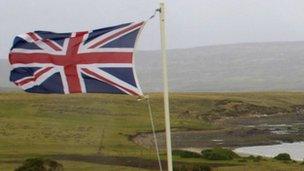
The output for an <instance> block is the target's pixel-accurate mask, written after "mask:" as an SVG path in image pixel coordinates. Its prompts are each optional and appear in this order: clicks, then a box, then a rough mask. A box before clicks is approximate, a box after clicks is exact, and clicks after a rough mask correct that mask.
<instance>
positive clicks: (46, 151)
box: [0, 92, 304, 171]
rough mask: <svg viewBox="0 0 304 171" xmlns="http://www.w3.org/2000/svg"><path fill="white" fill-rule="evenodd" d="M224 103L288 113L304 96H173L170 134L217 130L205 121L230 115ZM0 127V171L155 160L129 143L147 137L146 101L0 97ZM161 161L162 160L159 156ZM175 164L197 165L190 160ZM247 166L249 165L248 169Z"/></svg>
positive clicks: (160, 120)
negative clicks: (46, 161) (39, 163)
mask: <svg viewBox="0 0 304 171" xmlns="http://www.w3.org/2000/svg"><path fill="white" fill-rule="evenodd" d="M150 98H151V103H152V109H153V113H154V118H155V123H156V128H157V130H159V131H161V130H164V116H163V107H162V105H163V102H162V96H161V94H150ZM223 100H224V101H225V100H228V101H229V102H230V101H231V102H232V103H235V102H237V103H238V102H240V101H241V102H243V103H245V104H249V105H256V106H258V107H262V108H263V107H266V108H272V107H275V108H278V109H280V110H284V111H290V112H291V111H292V110H293V108H292V107H293V106H295V105H302V104H304V93H297V92H294V93H289V92H270V93H192V94H189V93H181V94H175V93H174V94H172V95H171V119H172V120H171V124H172V125H171V126H172V128H174V129H175V130H178V129H180V130H185V129H199V130H211V129H217V126H215V125H213V124H212V123H211V122H208V121H207V120H206V117H207V116H209V115H213V114H217V113H216V111H217V109H218V108H221V110H224V111H226V110H227V111H230V112H231V110H232V112H233V110H234V107H231V103H228V104H225V105H222V106H219V105H218V103H219V102H222V101H223ZM232 106H233V104H232ZM240 114H241V113H240ZM198 118H199V119H198ZM0 123H1V124H0V170H8V171H9V170H13V168H16V166H18V165H19V164H18V163H14V162H10V161H15V160H17V161H22V160H24V159H26V158H29V157H35V156H45V155H58V154H80V155H92V154H97V153H98V151H99V152H100V153H101V154H103V155H110V156H126V157H140V158H146V159H153V160H155V159H156V156H155V153H154V150H153V149H146V148H143V147H140V146H138V145H136V144H134V143H133V142H131V141H130V140H129V138H128V137H129V135H135V134H136V133H138V132H149V131H151V126H150V121H149V116H148V113H147V106H146V104H145V101H137V99H136V98H134V97H129V96H122V95H106V94H90V95H81V94H77V95H39V94H26V93H2V94H0ZM101 146H102V147H101ZM162 153H163V152H162ZM162 158H164V159H165V155H164V153H163V155H162ZM176 160H178V161H186V162H197V161H196V160H192V159H189V160H185V159H181V158H176ZM62 162H63V164H64V167H65V170H74V168H79V169H78V170H121V169H122V167H120V166H117V167H113V166H107V165H100V164H90V163H85V162H72V161H62ZM199 162H201V161H199ZM235 162H236V161H234V163H235ZM228 163H229V162H228ZM236 163H238V162H236ZM238 164H239V163H238ZM279 165H281V164H279ZM250 166H251V164H250V165H249V166H248V167H250ZM265 167H266V165H265ZM267 167H268V165H267ZM269 167H270V166H269ZM128 169H129V170H134V168H128ZM123 170H127V169H126V168H123ZM137 170H139V169H137Z"/></svg>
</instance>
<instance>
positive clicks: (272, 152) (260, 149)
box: [234, 142, 304, 161]
mask: <svg viewBox="0 0 304 171" xmlns="http://www.w3.org/2000/svg"><path fill="white" fill-rule="evenodd" d="M234 152H236V153H239V154H249V155H256V156H257V155H259V156H265V157H274V156H276V155H278V154H279V153H288V154H289V155H290V157H291V158H292V159H293V160H297V161H303V160H304V142H295V143H282V144H277V145H266V146H252V147H241V148H237V149H235V150H234Z"/></svg>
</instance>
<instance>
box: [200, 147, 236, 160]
mask: <svg viewBox="0 0 304 171" xmlns="http://www.w3.org/2000/svg"><path fill="white" fill-rule="evenodd" d="M201 153H202V157H203V158H204V159H208V160H233V159H236V158H239V157H240V156H239V155H237V154H236V153H235V152H233V151H232V150H230V149H224V148H220V147H216V148H212V149H207V150H203V151H202V152H201Z"/></svg>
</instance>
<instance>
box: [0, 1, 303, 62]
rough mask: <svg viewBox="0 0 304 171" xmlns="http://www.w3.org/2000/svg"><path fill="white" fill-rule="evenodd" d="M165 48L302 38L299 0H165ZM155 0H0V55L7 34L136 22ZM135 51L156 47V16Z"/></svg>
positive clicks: (151, 8) (9, 40) (5, 49)
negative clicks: (166, 45) (166, 46)
mask: <svg viewBox="0 0 304 171" xmlns="http://www.w3.org/2000/svg"><path fill="white" fill-rule="evenodd" d="M166 2H167V4H166V5H167V32H168V45H169V48H188V47H197V46H204V45H214V44H228V43H240V42H265V41H302V40H304V1H303V0H167V1H166ZM157 7H158V0H0V22H1V25H0V58H6V57H7V53H8V50H9V48H10V46H11V44H12V41H13V37H14V36H15V35H18V34H20V33H24V32H29V31H34V30H49V31H55V32H70V31H82V30H88V29H96V28H101V27H106V26H110V25H116V24H120V23H125V22H130V21H139V20H144V19H146V18H148V17H149V16H150V15H152V13H153V11H154V9H156V8H157ZM138 49H139V50H150V49H159V23H158V16H157V17H156V18H154V19H153V20H151V21H150V22H149V24H148V25H147V26H146V28H145V30H144V32H143V33H142V35H141V38H140V43H139V47H138Z"/></svg>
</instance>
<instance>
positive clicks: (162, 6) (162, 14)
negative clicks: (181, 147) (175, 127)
mask: <svg viewBox="0 0 304 171" xmlns="http://www.w3.org/2000/svg"><path fill="white" fill-rule="evenodd" d="M159 18H160V33H161V54H162V58H163V80H164V108H165V124H166V144H167V162H168V171H173V163H172V147H171V127H170V110H169V86H168V69H167V51H166V49H167V37H166V28H165V3H164V0H160V15H159Z"/></svg>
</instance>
